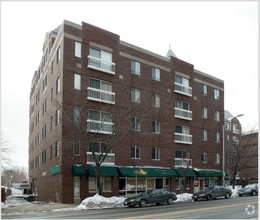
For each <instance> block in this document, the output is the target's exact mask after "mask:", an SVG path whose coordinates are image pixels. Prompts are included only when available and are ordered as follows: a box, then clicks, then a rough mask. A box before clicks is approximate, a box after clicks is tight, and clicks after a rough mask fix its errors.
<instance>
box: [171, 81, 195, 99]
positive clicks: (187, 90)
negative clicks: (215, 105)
mask: <svg viewBox="0 0 260 220" xmlns="http://www.w3.org/2000/svg"><path fill="white" fill-rule="evenodd" d="M174 85H175V90H174V92H177V93H180V94H183V95H187V96H192V88H191V87H188V86H184V85H182V84H179V83H176V82H175V83H174Z"/></svg>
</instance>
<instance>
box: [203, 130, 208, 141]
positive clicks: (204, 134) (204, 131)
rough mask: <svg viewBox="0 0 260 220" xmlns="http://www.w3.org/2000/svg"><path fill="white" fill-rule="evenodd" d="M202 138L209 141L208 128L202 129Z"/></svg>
mask: <svg viewBox="0 0 260 220" xmlns="http://www.w3.org/2000/svg"><path fill="white" fill-rule="evenodd" d="M202 140H203V141H207V140H208V130H206V129H202Z"/></svg>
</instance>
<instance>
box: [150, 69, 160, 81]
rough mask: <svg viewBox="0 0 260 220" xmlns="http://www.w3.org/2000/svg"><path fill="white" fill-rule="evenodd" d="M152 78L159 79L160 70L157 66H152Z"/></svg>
mask: <svg viewBox="0 0 260 220" xmlns="http://www.w3.org/2000/svg"><path fill="white" fill-rule="evenodd" d="M152 79H153V80H156V81H160V80H161V71H160V69H159V68H156V67H152Z"/></svg>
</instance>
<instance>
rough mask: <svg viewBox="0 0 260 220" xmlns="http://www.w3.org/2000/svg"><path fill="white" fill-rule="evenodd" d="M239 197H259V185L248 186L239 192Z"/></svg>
mask: <svg viewBox="0 0 260 220" xmlns="http://www.w3.org/2000/svg"><path fill="white" fill-rule="evenodd" d="M237 195H239V196H244V195H250V196H255V195H258V184H257V183H255V184H248V185H246V186H245V187H243V188H241V189H239V190H237Z"/></svg>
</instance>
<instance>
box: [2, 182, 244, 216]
mask: <svg viewBox="0 0 260 220" xmlns="http://www.w3.org/2000/svg"><path fill="white" fill-rule="evenodd" d="M239 188H241V186H236V187H235V189H232V187H231V186H230V189H231V190H232V197H237V196H238V195H237V190H238V189H239ZM14 192H15V191H14ZM16 193H17V192H16ZM125 199H126V198H125V197H116V196H113V197H109V198H107V197H103V196H100V195H97V194H96V195H94V196H92V197H88V198H86V199H84V200H83V201H82V202H81V204H80V205H78V206H77V207H75V208H62V209H53V211H72V210H75V211H76V210H85V209H105V208H120V207H124V200H125ZM178 202H192V194H190V193H182V194H177V200H176V201H175V203H178ZM28 204H32V203H30V202H27V201H26V200H25V199H22V198H18V197H16V196H15V195H11V196H9V197H7V200H6V202H5V203H1V208H7V207H9V206H21V205H28Z"/></svg>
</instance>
